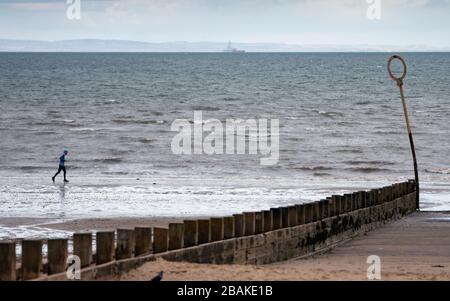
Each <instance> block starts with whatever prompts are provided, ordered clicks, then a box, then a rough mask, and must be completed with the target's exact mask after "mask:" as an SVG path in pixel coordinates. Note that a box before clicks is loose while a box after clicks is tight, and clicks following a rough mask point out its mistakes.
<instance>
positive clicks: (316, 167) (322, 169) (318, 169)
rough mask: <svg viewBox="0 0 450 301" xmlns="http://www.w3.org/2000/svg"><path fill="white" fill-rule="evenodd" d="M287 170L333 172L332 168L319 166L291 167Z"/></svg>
mask: <svg viewBox="0 0 450 301" xmlns="http://www.w3.org/2000/svg"><path fill="white" fill-rule="evenodd" d="M288 169H295V170H307V171H325V170H333V169H334V168H332V167H326V166H321V165H319V166H293V167H288Z"/></svg>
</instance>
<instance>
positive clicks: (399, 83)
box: [388, 55, 420, 210]
mask: <svg viewBox="0 0 450 301" xmlns="http://www.w3.org/2000/svg"><path fill="white" fill-rule="evenodd" d="M396 59H397V60H399V61H400V62H401V63H402V65H403V74H402V76H400V77H397V76H395V75H394V73H393V72H392V70H391V65H392V62H393V61H394V60H396ZM388 72H389V75H390V77H391V78H392V79H393V80H394V81H395V82H396V83H397V86H398V87H399V89H400V97H401V99H402V104H403V113H404V114H405V120H406V129H407V130H408V136H409V144H410V146H411V153H412V157H413V161H414V176H415V179H416V209H417V210H420V202H419V201H420V197H419V192H420V191H419V171H418V169H417V159H416V149H415V147H414V139H413V135H412V130H411V125H410V122H409V116H408V107H407V106H406V99H405V95H404V93H403V80H404V79H405V77H406V73H407V68H406V63H405V60H404V59H403V58H402V57H400V56H398V55H394V56H391V57H390V58H389V61H388Z"/></svg>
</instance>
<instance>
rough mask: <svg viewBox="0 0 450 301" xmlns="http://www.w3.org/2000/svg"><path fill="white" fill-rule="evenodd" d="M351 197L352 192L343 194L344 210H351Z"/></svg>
mask: <svg viewBox="0 0 450 301" xmlns="http://www.w3.org/2000/svg"><path fill="white" fill-rule="evenodd" d="M352 198H353V194H344V202H345V212H351V211H353V205H352Z"/></svg>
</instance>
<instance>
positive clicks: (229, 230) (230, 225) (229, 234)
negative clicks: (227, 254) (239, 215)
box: [223, 216, 234, 239]
mask: <svg viewBox="0 0 450 301" xmlns="http://www.w3.org/2000/svg"><path fill="white" fill-rule="evenodd" d="M223 238H224V239H230V238H234V217H233V216H227V217H224V218H223Z"/></svg>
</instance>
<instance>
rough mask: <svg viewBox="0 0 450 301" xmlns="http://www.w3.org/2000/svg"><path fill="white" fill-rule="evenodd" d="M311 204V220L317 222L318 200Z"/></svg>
mask: <svg viewBox="0 0 450 301" xmlns="http://www.w3.org/2000/svg"><path fill="white" fill-rule="evenodd" d="M312 205H313V222H317V221H318V220H319V214H320V212H319V202H314V203H312Z"/></svg>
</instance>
